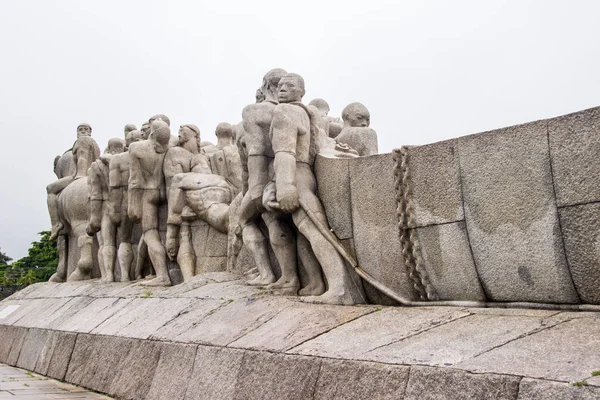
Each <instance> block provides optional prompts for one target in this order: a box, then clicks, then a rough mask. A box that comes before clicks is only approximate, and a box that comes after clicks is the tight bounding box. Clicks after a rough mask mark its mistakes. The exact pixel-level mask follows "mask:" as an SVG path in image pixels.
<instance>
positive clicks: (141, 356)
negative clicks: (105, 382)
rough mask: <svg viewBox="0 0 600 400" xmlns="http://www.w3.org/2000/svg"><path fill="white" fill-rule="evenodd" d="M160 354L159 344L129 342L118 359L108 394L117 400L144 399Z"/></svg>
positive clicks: (137, 341) (142, 341) (139, 341)
mask: <svg viewBox="0 0 600 400" xmlns="http://www.w3.org/2000/svg"><path fill="white" fill-rule="evenodd" d="M160 354H161V344H160V343H158V342H151V341H145V340H135V341H132V342H130V344H129V348H128V350H127V352H125V353H123V354H121V356H120V357H119V364H118V366H117V369H116V370H115V371H114V372H116V373H115V374H114V378H113V380H112V382H111V384H110V391H109V392H108V393H109V394H111V395H113V396H115V397H117V398H119V399H145V398H146V394H147V393H148V391H149V390H150V386H151V385H152V381H153V378H154V375H155V371H156V367H157V365H158V360H159V358H160Z"/></svg>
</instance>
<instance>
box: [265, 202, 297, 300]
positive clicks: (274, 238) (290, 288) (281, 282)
mask: <svg viewBox="0 0 600 400" xmlns="http://www.w3.org/2000/svg"><path fill="white" fill-rule="evenodd" d="M263 220H264V221H265V223H266V224H267V228H268V231H269V242H270V243H271V247H272V248H273V252H274V253H275V257H276V258H277V261H278V262H279V266H280V267H281V278H279V279H278V280H277V282H275V283H272V284H270V285H269V286H268V289H276V290H277V289H284V290H285V292H286V293H285V294H290V295H296V292H297V291H298V288H299V287H300V281H299V279H298V265H297V260H296V238H295V237H294V232H293V231H292V229H291V228H290V226H289V225H288V224H287V223H286V222H285V221H283V220H281V219H280V218H277V216H276V215H274V214H273V213H264V214H263Z"/></svg>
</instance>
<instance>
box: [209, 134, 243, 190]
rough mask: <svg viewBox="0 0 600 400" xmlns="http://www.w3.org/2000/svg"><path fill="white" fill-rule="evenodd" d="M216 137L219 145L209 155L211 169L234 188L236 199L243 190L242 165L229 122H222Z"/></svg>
mask: <svg viewBox="0 0 600 400" xmlns="http://www.w3.org/2000/svg"><path fill="white" fill-rule="evenodd" d="M215 136H216V137H217V145H216V146H215V150H214V151H213V152H211V153H209V154H208V158H209V162H210V168H211V170H212V172H213V174H218V175H221V176H222V177H224V178H225V179H227V181H228V182H229V183H230V184H231V185H232V186H233V187H234V189H235V190H234V192H235V193H234V197H235V196H237V194H238V193H239V192H240V191H241V190H242V176H241V171H242V165H241V160H240V153H239V150H238V147H237V145H236V143H235V132H234V128H233V126H232V125H231V124H229V123H227V122H221V123H220V124H219V125H217V128H216V129H215Z"/></svg>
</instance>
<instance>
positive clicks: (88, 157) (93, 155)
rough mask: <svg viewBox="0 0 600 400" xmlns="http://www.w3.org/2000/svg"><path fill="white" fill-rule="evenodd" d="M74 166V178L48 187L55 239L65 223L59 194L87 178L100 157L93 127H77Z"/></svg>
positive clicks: (49, 207)
mask: <svg viewBox="0 0 600 400" xmlns="http://www.w3.org/2000/svg"><path fill="white" fill-rule="evenodd" d="M72 152H73V164H74V166H75V168H74V173H73V175H72V176H65V177H62V178H60V179H58V180H57V181H55V182H53V183H51V184H50V185H48V186H47V187H46V191H47V193H48V212H49V214H50V222H51V224H52V235H51V236H50V239H51V240H53V239H55V238H56V237H57V236H58V235H59V234H60V233H61V231H62V229H63V223H62V222H61V220H60V217H59V213H58V198H57V196H58V194H59V193H60V192H61V191H62V190H63V189H64V188H65V187H67V186H68V185H69V184H70V183H71V182H73V181H74V180H75V179H79V178H83V177H87V171H88V169H89V168H90V166H91V165H92V163H93V162H94V161H95V160H96V159H97V158H98V157H99V156H100V147H98V144H97V143H96V141H95V140H94V139H92V127H91V126H90V125H88V124H80V125H79V126H78V127H77V140H76V141H75V143H74V144H73V148H72Z"/></svg>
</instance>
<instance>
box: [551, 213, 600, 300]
mask: <svg viewBox="0 0 600 400" xmlns="http://www.w3.org/2000/svg"><path fill="white" fill-rule="evenodd" d="M559 216H560V222H561V226H562V232H563V237H564V240H565V250H566V254H567V260H569V267H570V270H571V276H572V277H573V283H574V284H575V288H576V289H577V292H578V293H579V297H580V298H581V301H582V302H583V303H591V304H600V268H599V266H600V219H599V218H598V217H599V216H600V203H590V204H583V205H579V206H572V207H564V208H561V209H559Z"/></svg>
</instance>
